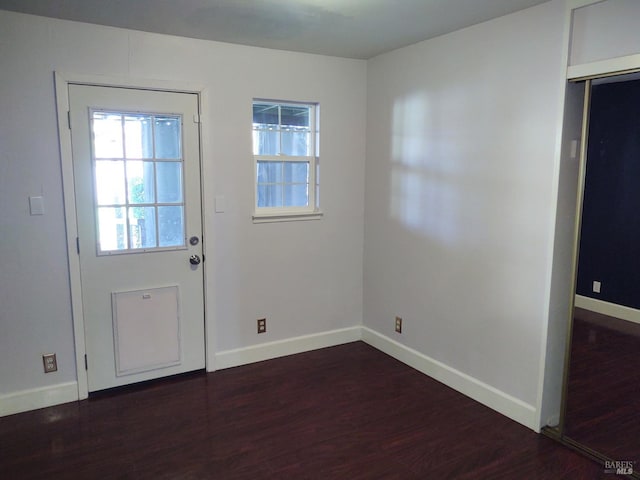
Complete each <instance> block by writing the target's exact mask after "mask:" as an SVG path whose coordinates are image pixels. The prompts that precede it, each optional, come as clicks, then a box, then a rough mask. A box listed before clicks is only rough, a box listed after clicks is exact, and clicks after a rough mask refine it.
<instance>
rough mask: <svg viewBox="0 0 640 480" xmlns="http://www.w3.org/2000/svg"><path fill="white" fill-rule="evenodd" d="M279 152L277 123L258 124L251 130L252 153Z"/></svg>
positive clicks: (271, 153)
mask: <svg viewBox="0 0 640 480" xmlns="http://www.w3.org/2000/svg"><path fill="white" fill-rule="evenodd" d="M278 153H280V132H279V131H278V128H277V125H260V126H259V127H256V130H254V131H253V154H254V155H277V154H278Z"/></svg>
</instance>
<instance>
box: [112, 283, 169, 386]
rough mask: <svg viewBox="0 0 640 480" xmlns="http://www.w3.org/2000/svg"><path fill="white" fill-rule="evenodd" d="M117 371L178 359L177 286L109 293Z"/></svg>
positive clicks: (153, 366) (138, 369)
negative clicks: (111, 306) (110, 295)
mask: <svg viewBox="0 0 640 480" xmlns="http://www.w3.org/2000/svg"><path fill="white" fill-rule="evenodd" d="M112 305H113V330H114V331H113V334H114V344H115V345H114V346H115V354H116V358H115V360H116V375H117V376H122V375H130V374H133V373H139V372H144V371H148V370H155V369H159V368H164V367H168V366H173V365H178V364H180V362H181V348H180V304H179V291H178V287H177V286H171V287H162V288H151V289H148V290H134V291H129V292H114V293H112Z"/></svg>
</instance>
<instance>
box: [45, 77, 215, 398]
mask: <svg viewBox="0 0 640 480" xmlns="http://www.w3.org/2000/svg"><path fill="white" fill-rule="evenodd" d="M54 77H55V92H56V108H57V117H58V136H59V140H60V161H61V167H62V190H63V200H64V211H65V228H66V234H67V256H68V262H69V283H70V285H71V311H72V316H73V333H74V343H75V354H76V375H77V379H78V381H77V392H76V398H75V399H76V400H82V399H85V398H88V396H89V386H88V377H87V371H86V370H85V368H84V356H85V353H86V342H85V325H84V315H83V311H82V282H81V277H80V258H79V256H78V254H77V250H76V237H77V236H78V225H77V222H76V204H75V184H74V177H73V153H72V145H71V130H70V129H69V128H68V117H67V112H68V111H69V85H70V84H81V85H98V86H105V87H125V88H137V89H149V90H164V91H170V92H179V93H194V94H196V95H198V108H199V109H200V112H199V113H200V116H201V122H200V130H199V133H200V168H201V170H200V181H201V193H202V198H201V203H202V212H203V219H202V229H203V230H202V231H203V236H204V235H205V234H206V233H209V232H205V217H204V198H205V197H204V183H203V179H204V175H203V170H202V169H203V166H204V163H205V162H204V157H203V154H204V152H203V150H204V147H205V146H206V147H207V151H208V146H209V142H208V137H207V136H206V135H205V130H204V129H203V127H202V123H203V122H202V118H203V117H204V116H205V115H203V110H204V108H203V106H204V105H205V104H204V101H203V96H204V95H205V92H206V89H205V88H204V86H202V85H196V84H188V83H185V82H175V81H165V80H158V79H141V78H131V77H121V76H115V77H114V76H103V75H86V74H78V73H64V72H54ZM205 123H206V121H205ZM208 236H209V235H207V237H208ZM211 237H212V238H213V235H211ZM203 253H204V245H203ZM208 271H209V272H212V271H213V269H209V270H208ZM211 283H212V282H210V283H208V282H207V270H205V286H209V287H210V285H211ZM203 288H204V287H203ZM210 290H211V288H207V290H205V292H204V302H205V305H204V307H205V319H204V323H205V332H204V341H205V367H206V369H207V370H208V371H213V370H214V368H215V367H214V363H213V362H212V363H209V361H210V360H212V359H213V358H214V357H213V355H212V354H210V353H209V352H213V345H215V341H214V339H215V337H214V327H213V325H214V321H213V320H214V319H213V314H212V313H211V312H213V308H212V307H213V305H208V304H207V301H208V300H211V299H213V298H215V297H214V292H212V291H211V292H210ZM208 307H209V309H208Z"/></svg>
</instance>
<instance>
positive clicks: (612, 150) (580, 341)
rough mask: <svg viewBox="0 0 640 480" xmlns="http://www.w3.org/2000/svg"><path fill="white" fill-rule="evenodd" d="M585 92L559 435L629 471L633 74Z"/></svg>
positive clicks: (639, 245) (637, 302) (633, 368)
mask: <svg viewBox="0 0 640 480" xmlns="http://www.w3.org/2000/svg"><path fill="white" fill-rule="evenodd" d="M585 94H586V96H587V100H588V101H587V102H585V110H586V112H585V116H584V118H585V128H584V131H585V132H587V139H588V142H587V148H586V150H585V152H586V155H585V158H584V159H583V162H584V168H583V171H584V178H583V180H582V184H583V188H582V193H581V196H580V198H581V201H579V202H578V203H579V204H580V208H579V209H578V218H579V228H578V233H579V235H578V240H577V242H576V243H577V245H576V251H577V254H576V255H577V258H576V259H577V271H576V291H575V292H574V293H576V294H577V295H576V296H575V308H574V309H573V312H572V319H571V331H570V332H569V334H570V342H569V349H568V356H567V363H566V366H565V369H566V380H565V393H564V398H563V409H564V411H563V422H562V424H561V425H560V428H561V436H562V440H563V441H564V442H566V443H568V444H571V445H573V446H575V447H577V448H579V449H580V450H582V451H584V452H586V453H587V454H589V455H591V456H593V457H595V458H598V459H599V460H601V461H603V462H605V471H606V472H608V473H623V474H625V473H626V474H632V473H635V474H636V476H637V474H638V469H639V468H640V456H639V454H640V453H639V451H638V443H637V439H638V437H639V436H640V419H639V418H638V415H637V412H638V410H639V409H640V403H639V400H638V397H637V394H636V390H637V388H636V386H637V384H638V382H639V381H640V353H639V352H640V323H638V318H640V315H639V313H640V310H639V309H640V282H638V281H637V279H636V277H635V276H636V275H637V272H638V271H640V269H638V268H637V267H638V258H640V256H639V255H638V254H639V253H640V222H639V221H638V217H637V211H638V208H640V189H638V188H637V184H638V181H639V180H640V135H639V134H640V114H638V112H640V109H639V108H638V105H640V80H639V79H638V76H637V75H633V74H630V75H619V76H616V77H608V78H602V79H597V80H593V81H591V80H588V81H587V82H586V88H585Z"/></svg>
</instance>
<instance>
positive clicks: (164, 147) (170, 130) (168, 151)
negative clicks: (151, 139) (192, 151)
mask: <svg viewBox="0 0 640 480" xmlns="http://www.w3.org/2000/svg"><path fill="white" fill-rule="evenodd" d="M180 127H181V117H169V116H166V117H156V121H155V146H156V158H162V159H165V158H166V159H180V158H181V157H182V154H181V153H182V145H181V138H182V133H181V128H180Z"/></svg>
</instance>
